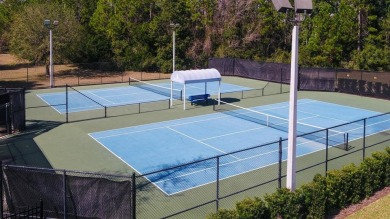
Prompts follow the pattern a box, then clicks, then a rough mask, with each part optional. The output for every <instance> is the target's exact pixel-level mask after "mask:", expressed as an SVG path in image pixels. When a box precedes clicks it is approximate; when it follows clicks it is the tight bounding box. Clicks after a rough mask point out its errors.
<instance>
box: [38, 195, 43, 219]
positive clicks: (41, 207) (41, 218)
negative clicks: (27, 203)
mask: <svg viewBox="0 0 390 219" xmlns="http://www.w3.org/2000/svg"><path fill="white" fill-rule="evenodd" d="M39 208H40V210H39V218H40V219H43V200H42V199H41V200H40V201H39Z"/></svg>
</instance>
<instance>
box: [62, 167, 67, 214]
mask: <svg viewBox="0 0 390 219" xmlns="http://www.w3.org/2000/svg"><path fill="white" fill-rule="evenodd" d="M62 176H63V185H62V186H63V187H62V188H63V190H64V199H63V202H64V219H66V216H67V206H66V171H65V170H64V172H63V173H62Z"/></svg>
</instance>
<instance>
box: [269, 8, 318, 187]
mask: <svg viewBox="0 0 390 219" xmlns="http://www.w3.org/2000/svg"><path fill="white" fill-rule="evenodd" d="M272 3H273V5H274V6H275V9H276V10H277V11H278V12H283V13H288V11H289V10H292V8H293V7H292V6H291V4H290V2H289V1H288V0H272ZM312 10H313V3H312V0H295V12H294V19H293V20H292V22H293V23H294V29H293V32H292V46H291V77H290V103H289V120H288V121H289V123H288V154H287V180H286V187H287V188H289V189H290V190H291V191H294V190H295V188H296V147H297V93H298V43H299V40H298V39H299V23H300V22H302V21H303V19H304V16H303V15H302V14H309V13H311V11H312Z"/></svg>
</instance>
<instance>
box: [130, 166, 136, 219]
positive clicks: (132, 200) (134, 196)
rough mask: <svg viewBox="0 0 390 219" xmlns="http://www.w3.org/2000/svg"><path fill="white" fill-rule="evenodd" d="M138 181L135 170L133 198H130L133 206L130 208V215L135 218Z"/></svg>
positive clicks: (132, 177) (132, 184) (132, 188)
mask: <svg viewBox="0 0 390 219" xmlns="http://www.w3.org/2000/svg"><path fill="white" fill-rule="evenodd" d="M136 189H137V188H136V183H135V172H133V174H132V175H131V198H130V201H131V208H130V211H131V212H130V214H131V215H130V217H131V219H135V218H136V206H137V205H136V198H137V195H136Z"/></svg>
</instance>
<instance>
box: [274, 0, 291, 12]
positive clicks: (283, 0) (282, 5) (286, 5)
mask: <svg viewBox="0 0 390 219" xmlns="http://www.w3.org/2000/svg"><path fill="white" fill-rule="evenodd" d="M272 4H273V5H274V7H275V9H276V11H278V12H283V13H285V12H287V11H288V10H292V8H293V7H292V6H291V4H290V2H289V1H288V0H272Z"/></svg>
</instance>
